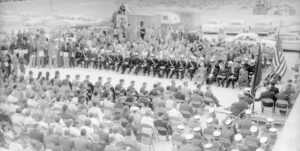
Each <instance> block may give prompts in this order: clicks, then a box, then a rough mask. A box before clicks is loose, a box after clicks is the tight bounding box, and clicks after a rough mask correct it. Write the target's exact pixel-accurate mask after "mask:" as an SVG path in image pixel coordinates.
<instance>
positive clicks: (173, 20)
mask: <svg viewBox="0 0 300 151" xmlns="http://www.w3.org/2000/svg"><path fill="white" fill-rule="evenodd" d="M159 15H160V17H161V18H160V21H161V24H165V25H175V24H180V23H181V21H180V17H179V16H178V15H177V14H176V13H173V12H160V13H159Z"/></svg>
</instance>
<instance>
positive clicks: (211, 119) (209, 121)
mask: <svg viewBox="0 0 300 151" xmlns="http://www.w3.org/2000/svg"><path fill="white" fill-rule="evenodd" d="M213 121H214V119H213V118H212V117H209V118H207V119H206V123H207V124H211V123H212V122H213Z"/></svg>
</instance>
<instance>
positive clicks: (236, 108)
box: [230, 94, 248, 116]
mask: <svg viewBox="0 0 300 151" xmlns="http://www.w3.org/2000/svg"><path fill="white" fill-rule="evenodd" d="M238 98H239V102H236V103H233V104H232V105H231V107H230V111H231V112H232V115H234V116H238V115H240V114H241V113H242V112H243V111H244V110H246V109H248V103H247V102H246V101H245V100H244V96H243V95H242V94H238Z"/></svg>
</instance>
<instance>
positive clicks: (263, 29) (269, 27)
mask: <svg viewBox="0 0 300 151" xmlns="http://www.w3.org/2000/svg"><path fill="white" fill-rule="evenodd" d="M275 30H276V28H275V27H274V26H273V24H272V22H269V21H258V22H255V23H254V24H253V25H250V27H249V31H250V32H253V33H257V34H258V35H269V34H273V33H274V32H275Z"/></svg>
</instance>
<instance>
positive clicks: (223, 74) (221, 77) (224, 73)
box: [217, 63, 229, 87]
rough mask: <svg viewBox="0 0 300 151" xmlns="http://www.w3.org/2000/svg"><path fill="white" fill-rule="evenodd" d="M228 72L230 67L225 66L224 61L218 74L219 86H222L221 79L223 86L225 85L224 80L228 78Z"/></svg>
mask: <svg viewBox="0 0 300 151" xmlns="http://www.w3.org/2000/svg"><path fill="white" fill-rule="evenodd" d="M228 73H229V68H228V67H225V66H224V64H223V63H222V64H221V65H220V71H219V73H218V76H217V82H218V87H220V81H221V85H222V87H224V82H225V80H226V79H227V76H228Z"/></svg>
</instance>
